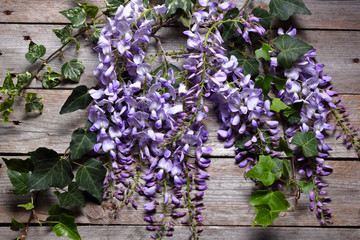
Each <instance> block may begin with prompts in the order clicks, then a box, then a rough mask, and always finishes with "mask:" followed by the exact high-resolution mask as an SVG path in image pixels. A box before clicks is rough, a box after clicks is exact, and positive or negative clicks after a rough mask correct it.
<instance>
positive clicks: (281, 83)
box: [266, 74, 286, 91]
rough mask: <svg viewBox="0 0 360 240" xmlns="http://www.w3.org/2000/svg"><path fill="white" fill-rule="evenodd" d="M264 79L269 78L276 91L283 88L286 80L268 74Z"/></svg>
mask: <svg viewBox="0 0 360 240" xmlns="http://www.w3.org/2000/svg"><path fill="white" fill-rule="evenodd" d="M266 77H268V78H271V82H273V83H275V87H276V89H277V90H278V91H280V90H282V89H284V88H285V85H286V79H282V78H276V77H273V76H271V75H270V74H266Z"/></svg>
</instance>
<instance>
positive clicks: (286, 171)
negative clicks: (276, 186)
mask: <svg viewBox="0 0 360 240" xmlns="http://www.w3.org/2000/svg"><path fill="white" fill-rule="evenodd" d="M283 174H284V177H285V178H289V176H290V163H289V160H288V159H285V158H284V159H283Z"/></svg>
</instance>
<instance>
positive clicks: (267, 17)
mask: <svg viewBox="0 0 360 240" xmlns="http://www.w3.org/2000/svg"><path fill="white" fill-rule="evenodd" d="M252 13H253V14H254V15H255V17H258V18H261V19H260V21H259V24H260V25H261V26H262V27H263V28H265V29H269V28H270V26H271V22H272V20H273V19H274V16H273V15H271V14H270V13H269V12H268V11H266V10H265V9H262V8H260V7H257V8H254V9H253V10H252Z"/></svg>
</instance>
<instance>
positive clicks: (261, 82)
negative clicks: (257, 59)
mask: <svg viewBox="0 0 360 240" xmlns="http://www.w3.org/2000/svg"><path fill="white" fill-rule="evenodd" d="M255 88H261V89H262V90H263V94H264V96H267V95H268V93H269V92H270V89H271V79H270V78H268V77H263V76H258V77H256V78H255Z"/></svg>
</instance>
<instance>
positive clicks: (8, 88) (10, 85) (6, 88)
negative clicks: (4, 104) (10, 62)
mask: <svg viewBox="0 0 360 240" xmlns="http://www.w3.org/2000/svg"><path fill="white" fill-rule="evenodd" d="M14 88H15V85H14V82H13V79H12V77H11V74H10V72H9V71H8V73H7V74H6V77H5V80H4V83H3V86H2V88H1V89H0V91H1V92H2V93H4V94H7V93H8V92H12V91H13V90H14Z"/></svg>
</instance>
